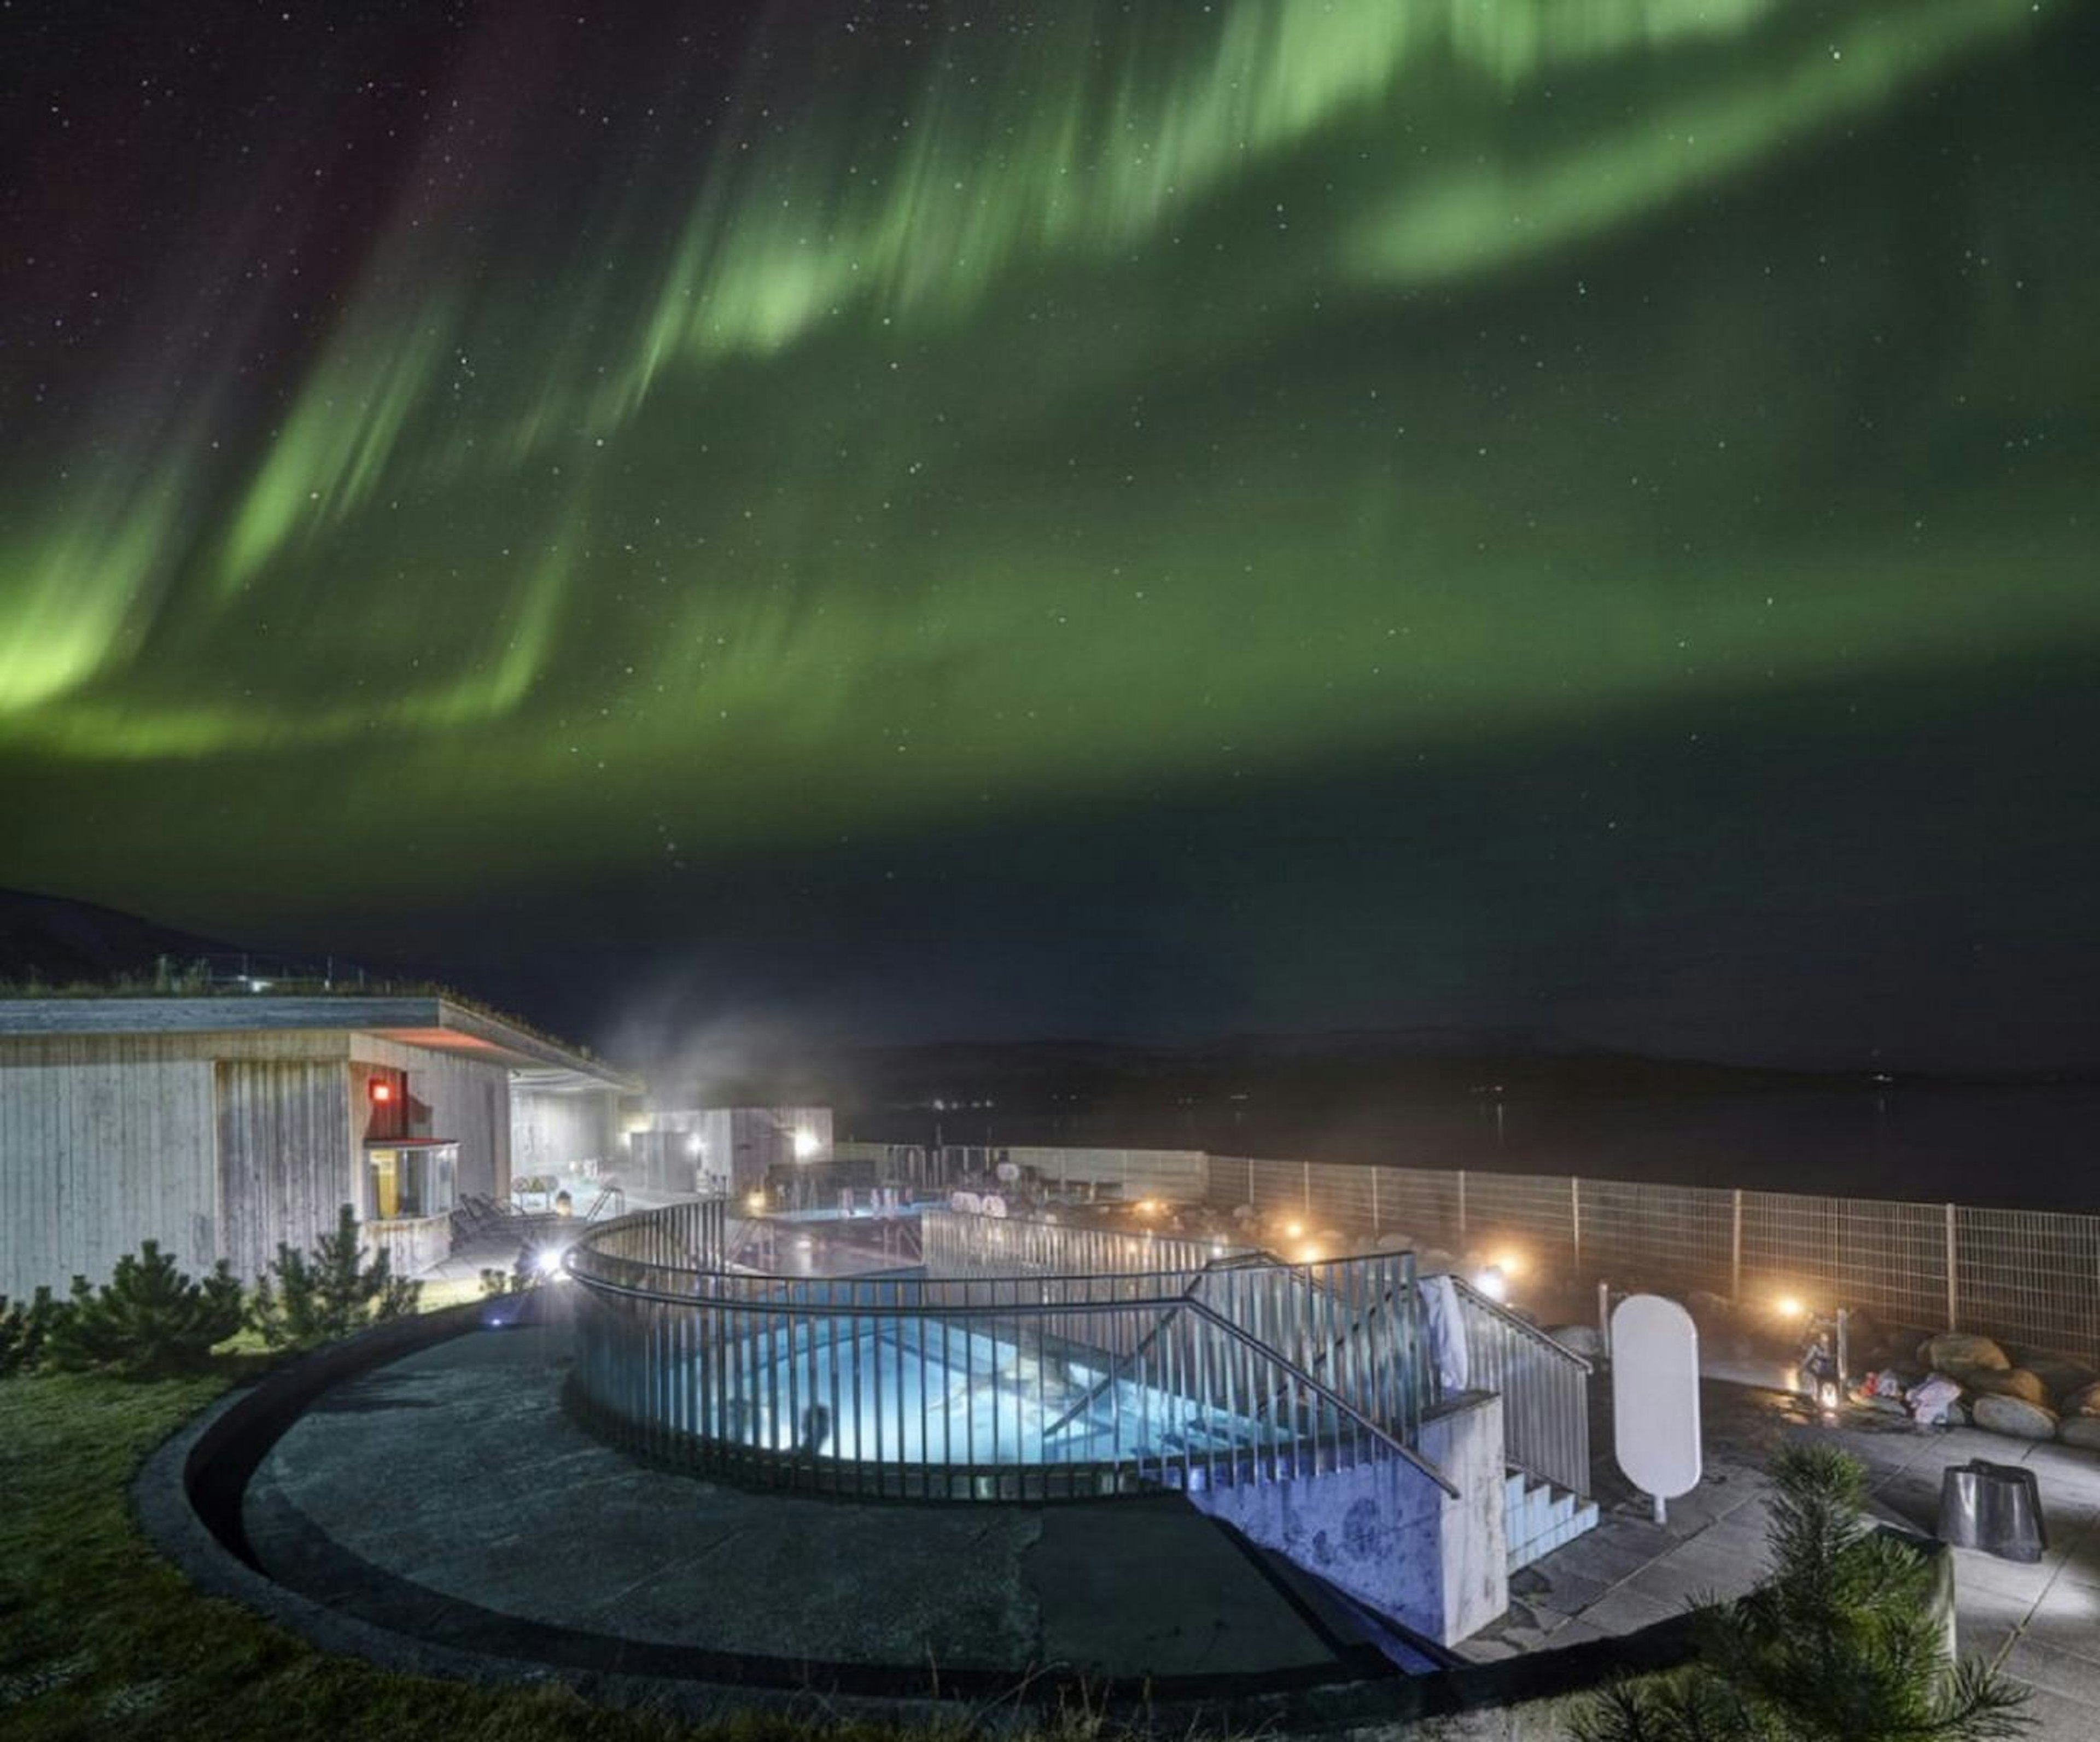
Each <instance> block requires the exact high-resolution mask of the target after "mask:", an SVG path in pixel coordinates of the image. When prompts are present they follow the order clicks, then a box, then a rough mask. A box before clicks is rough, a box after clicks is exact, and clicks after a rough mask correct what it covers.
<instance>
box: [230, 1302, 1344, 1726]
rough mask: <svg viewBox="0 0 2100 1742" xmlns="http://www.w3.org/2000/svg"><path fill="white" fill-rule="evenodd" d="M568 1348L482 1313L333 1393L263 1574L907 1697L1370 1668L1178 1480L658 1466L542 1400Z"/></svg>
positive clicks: (250, 1507)
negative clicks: (982, 1491)
mask: <svg viewBox="0 0 2100 1742" xmlns="http://www.w3.org/2000/svg"><path fill="white" fill-rule="evenodd" d="M566 1346H567V1338H566V1334H564V1332H563V1331H562V1330H559V1329H541V1328H527V1329H522V1330H516V1331H509V1332H482V1333H477V1334H470V1335H468V1336H465V1337H461V1338H457V1339H456V1340H454V1341H452V1342H450V1343H443V1344H441V1345H439V1346H438V1347H435V1348H432V1349H429V1350H426V1351H424V1352H421V1353H420V1354H417V1355H412V1356H408V1357H406V1358H404V1359H403V1360H401V1361H397V1362H395V1363H394V1364H392V1365H389V1366H386V1367H382V1368H380V1369H376V1370H375V1371H373V1372H372V1373H369V1374H366V1375H364V1377H362V1378H358V1379H355V1380H352V1381H351V1382H349V1383H346V1384H345V1385H343V1386H342V1387H340V1388H339V1389H338V1390H337V1391H333V1392H330V1393H329V1394H328V1396H325V1397H324V1399H323V1400H321V1401H320V1403H319V1405H316V1407H315V1409H313V1410H312V1411H311V1412H310V1413H308V1414H307V1415H306V1416H304V1417H302V1418H301V1419H300V1420H299V1421H298V1422H297V1423H296V1424H295V1425H294V1426H293V1427H292V1429H291V1430H290V1431H289V1432H288V1433H287V1434H286V1435H285V1437H284V1438H283V1440H280V1442H279V1443H278V1444H277V1445H276V1447H275V1448H274V1449H272V1451H271V1453H270V1454H269V1456H268V1457H267V1458H266V1459H265V1460H264V1461H263V1463H262V1466H261V1467H260V1468H259V1469H258V1471H257V1472H256V1475H255V1477H254V1480H253V1481H252V1482H251V1484H250V1485H249V1492H248V1497H247V1501H246V1505H245V1524H246V1526H247V1529H248V1533H249V1540H250V1541H251V1542H252V1544H253V1545H254V1548H255V1550H256V1552H257V1554H258V1557H259V1559H260V1560H261V1562H262V1565H263V1567H264V1568H265V1570H267V1572H269V1573H270V1574H271V1577H274V1578H276V1579H277V1580H278V1581H280V1582H282V1583H284V1584H285V1585H289V1586H291V1587H292V1588H293V1589H294V1590H298V1591H301V1592H302V1593H303V1594H306V1595H307V1596H309V1597H311V1598H315V1599H318V1600H320V1601H322V1602H324V1603H328V1604H329V1606H330V1607H336V1608H340V1609H343V1610H346V1611H347V1612H351V1613H352V1614H354V1615H360V1616H364V1617H365V1618H367V1619H369V1620H373V1621H377V1622H379V1623H380V1624H381V1625H392V1626H395V1627H397V1628H401V1629H404V1630H408V1631H412V1632H414V1633H416V1634H418V1635H419V1636H421V1637H423V1638H430V1639H435V1640H436V1641H438V1642H439V1643H447V1644H457V1645H462V1646H465V1647H470V1648H474V1649H479V1650H486V1651H493V1652H497V1653H499V1654H503V1655H510V1656H535V1655H540V1654H543V1653H544V1654H551V1655H553V1656H554V1657H556V1658H557V1659H561V1658H563V1657H564V1656H565V1654H566V1656H568V1657H573V1656H575V1655H576V1650H577V1640H578V1639H579V1638H585V1639H587V1640H594V1641H598V1642H606V1641H611V1642H613V1643H615V1644H616V1645H618V1646H619V1650H618V1653H617V1660H618V1661H620V1662H624V1663H628V1664H630V1665H632V1664H634V1663H637V1662H641V1661H648V1662H663V1663H673V1664H677V1665H680V1666H681V1673H685V1672H686V1671H687V1670H695V1665H697V1669H696V1670H695V1673H704V1674H709V1675H711V1676H715V1677H717V1678H721V1679H727V1680H739V1681H741V1680H749V1679H769V1678H770V1679H775V1680H779V1679H783V1678H785V1679H786V1680H787V1681H788V1682H790V1684H791V1685H796V1684H799V1683H800V1682H801V1681H802V1680H803V1679H804V1678H806V1679H807V1681H808V1682H809V1684H810V1685H812V1686H817V1687H823V1686H827V1685H839V1684H840V1682H841V1681H842V1680H843V1681H844V1682H845V1683H847V1684H850V1683H851V1682H853V1680H854V1677H853V1674H852V1671H853V1670H854V1669H861V1670H864V1671H865V1672H868V1673H880V1674H882V1675H883V1676H885V1677H886V1678H887V1681H886V1682H884V1683H882V1684H880V1691H897V1692H900V1693H905V1694H911V1695H916V1694H923V1693H924V1692H925V1691H928V1690H929V1688H931V1687H935V1686H937V1685H942V1684H946V1683H951V1682H953V1680H954V1678H955V1677H956V1675H957V1674H959V1673H960V1674H964V1675H968V1674H973V1673H974V1674H976V1675H977V1676H978V1677H979V1678H992V1681H993V1682H994V1683H995V1685H997V1686H999V1687H1010V1686H1012V1685H1013V1683H1014V1682H1015V1681H1016V1680H1017V1679H1018V1678H1023V1677H1026V1676H1028V1675H1030V1674H1043V1673H1045V1672H1048V1673H1051V1674H1059V1673H1074V1674H1087V1675H1089V1676H1093V1677H1101V1676H1109V1677H1116V1678H1153V1679H1154V1680H1155V1681H1157V1682H1171V1681H1173V1680H1176V1679H1177V1678H1178V1679H1180V1680H1182V1681H1184V1682H1190V1683H1204V1684H1207V1683H1209V1682H1211V1681H1212V1680H1213V1679H1216V1678H1223V1680H1224V1681H1225V1682H1232V1683H1237V1682H1240V1681H1243V1680H1245V1679H1246V1678H1250V1677H1269V1676H1276V1675H1279V1674H1280V1675H1282V1676H1283V1677H1285V1678H1286V1679H1289V1678H1299V1679H1303V1680H1308V1681H1317V1680H1323V1679H1328V1678H1333V1679H1348V1678H1353V1677H1356V1676H1360V1675H1361V1674H1365V1670H1366V1668H1367V1667H1376V1668H1383V1660H1381V1659H1379V1656H1378V1654H1377V1652H1376V1651H1375V1649H1374V1647H1373V1646H1372V1645H1371V1644H1370V1641H1369V1638H1368V1635H1367V1634H1366V1633H1365V1630H1363V1629H1362V1628H1361V1627H1360V1626H1359V1625H1357V1623H1356V1622H1355V1621H1354V1620H1353V1619H1352V1617H1351V1616H1349V1615H1348V1612H1346V1611H1345V1610H1344V1609H1343V1608H1342V1607H1340V1606H1339V1605H1335V1604H1334V1603H1332V1602H1331V1600H1330V1599H1326V1598H1324V1597H1323V1596H1322V1594H1321V1593H1319V1592H1318V1591H1317V1590H1312V1589H1310V1588H1308V1585H1305V1584H1301V1583H1299V1581H1295V1580H1294V1579H1293V1577H1291V1575H1290V1569H1288V1568H1280V1567H1278V1566H1277V1565H1276V1564H1275V1563H1274V1562H1273V1560H1272V1559H1268V1558H1267V1557H1264V1556H1261V1555H1259V1554H1258V1553H1251V1552H1250V1551H1249V1550H1247V1549H1246V1547H1245V1546H1243V1545H1242V1543H1240V1542H1239V1541H1237V1539H1236V1538H1234V1537H1233V1536H1232V1535H1231V1534H1230V1533H1228V1532H1226V1531H1225V1530H1224V1528H1222V1527H1220V1525H1218V1524H1215V1523H1214V1522H1213V1521H1212V1520H1211V1519H1207V1518H1206V1517H1204V1516H1203V1515H1202V1514H1201V1513H1199V1512H1197V1511H1196V1510H1193V1508H1191V1507H1189V1506H1186V1505H1185V1504H1184V1503H1183V1502H1182V1501H1181V1500H1180V1498H1179V1497H1176V1496H1171V1495H1162V1496H1160V1497H1158V1498H1157V1499H1136V1500H1127V1499H1126V1500H1116V1501H1110V1502H1101V1503H1098V1504H1096V1503H1087V1502H1076V1503H1065V1504H1061V1505H1057V1506H902V1505H889V1506H885V1505H880V1504H866V1505H848V1504H842V1503H840V1502H837V1501H835V1500H831V1499H827V1498H821V1497H809V1496H804V1495H798V1494H792V1493H764V1492H751V1491H747V1490H744V1489H742V1488H734V1487H730V1486H728V1485H726V1484H720V1483H716V1482H710V1481H707V1480H702V1479H700V1478H698V1477H695V1476H692V1475H684V1474H680V1473H675V1472H670V1471H660V1470H656V1469H652V1468H650V1467H647V1466H644V1465H642V1464H639V1463H637V1462H634V1461H633V1459H630V1458H627V1457H625V1456H624V1455H622V1454H621V1453H618V1452H616V1451H614V1450H612V1449H611V1448H609V1447H607V1446H605V1445H603V1444H600V1443H599V1442H598V1441H597V1440H593V1439H592V1438H591V1437H589V1435H586V1434H585V1433H584V1432H582V1431H580V1429H578V1428H577V1427H576V1426H575V1425H574V1424H573V1423H572V1422H570V1420H569V1419H568V1418H567V1416H566V1415H565V1414H564V1413H562V1409H561V1408H560V1405H559V1402H558V1392H559V1386H560V1378H561V1371H560V1369H561V1364H562V1359H563V1356H565V1354H566ZM558 1634H559V1635H562V1636H564V1637H557V1635H558ZM620 1642H625V1643H624V1644H622V1643H620ZM680 1652H684V1653H687V1654H693V1653H704V1654H705V1656H704V1659H700V1658H695V1659H694V1660H692V1662H690V1663H689V1662H687V1661H686V1660H685V1659H682V1658H680V1657H678V1656H677V1655H676V1654H677V1653H680ZM861 1679H862V1680H864V1679H865V1675H863V1676H862V1677H861ZM890 1684H893V1687H892V1686H891V1685H890Z"/></svg>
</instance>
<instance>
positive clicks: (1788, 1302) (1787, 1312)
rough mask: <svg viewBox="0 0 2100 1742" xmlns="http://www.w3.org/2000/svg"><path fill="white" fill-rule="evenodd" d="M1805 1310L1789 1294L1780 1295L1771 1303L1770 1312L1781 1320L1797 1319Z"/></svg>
mask: <svg viewBox="0 0 2100 1742" xmlns="http://www.w3.org/2000/svg"><path fill="white" fill-rule="evenodd" d="M1806 1310H1807V1309H1806V1308H1803V1307H1802V1304H1801V1303H1800V1302H1799V1301H1798V1300H1797V1299H1795V1298H1794V1297H1793V1295H1791V1294H1782V1295H1780V1298H1779V1299H1777V1300H1776V1301H1774V1302H1773V1303H1772V1311H1773V1312H1776V1313H1777V1314H1778V1315H1779V1316H1780V1317H1781V1318H1783V1319H1798V1318H1799V1317H1800V1316H1801V1315H1802V1312H1804V1311H1806Z"/></svg>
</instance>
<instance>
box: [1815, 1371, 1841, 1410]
mask: <svg viewBox="0 0 2100 1742" xmlns="http://www.w3.org/2000/svg"><path fill="white" fill-rule="evenodd" d="M1815 1400H1816V1402H1817V1403H1819V1404H1820V1405H1822V1406H1823V1413H1824V1414H1825V1415H1835V1414H1836V1413H1838V1387H1837V1386H1836V1385H1835V1384H1833V1383H1832V1382H1831V1381H1830V1380H1829V1379H1825V1380H1824V1382H1823V1383H1822V1384H1821V1385H1820V1386H1818V1387H1816V1390H1815Z"/></svg>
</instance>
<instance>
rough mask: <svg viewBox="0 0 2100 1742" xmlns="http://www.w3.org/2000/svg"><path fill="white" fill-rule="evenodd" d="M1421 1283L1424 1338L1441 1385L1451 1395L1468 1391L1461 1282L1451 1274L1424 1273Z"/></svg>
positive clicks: (1467, 1364)
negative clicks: (1460, 1306) (1455, 1279)
mask: <svg viewBox="0 0 2100 1742" xmlns="http://www.w3.org/2000/svg"><path fill="white" fill-rule="evenodd" d="M1419 1286H1420V1288H1421V1290H1422V1334H1423V1340H1424V1341H1425V1342H1426V1343H1427V1344H1428V1346H1429V1361H1430V1365H1432V1366H1433V1367H1434V1368H1435V1369H1436V1383H1437V1386H1438V1387H1439V1388H1440V1390H1441V1391H1443V1392H1444V1394H1445V1396H1449V1395H1450V1394H1451V1393H1452V1392H1454V1391H1464V1390H1465V1389H1466V1386H1467V1382H1468V1381H1469V1380H1470V1379H1471V1377H1472V1364H1471V1361H1468V1360H1467V1354H1466V1317H1465V1314H1464V1313H1463V1312H1462V1311H1461V1310H1460V1308H1459V1305H1458V1286H1457V1285H1456V1284H1455V1283H1454V1282H1453V1281H1452V1280H1451V1279H1450V1277H1449V1276H1434V1277H1423V1278H1422V1281H1421V1282H1420V1284H1419Z"/></svg>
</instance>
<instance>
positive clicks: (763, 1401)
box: [568, 1211, 1451, 1500]
mask: <svg viewBox="0 0 2100 1742" xmlns="http://www.w3.org/2000/svg"><path fill="white" fill-rule="evenodd" d="M661 1214H663V1212H657V1211H649V1212H643V1213H642V1215H639V1216H635V1217H630V1218H628V1219H627V1221H628V1223H629V1224H639V1223H642V1222H644V1221H646V1219H648V1218H649V1217H651V1216H653V1215H661ZM662 1249H663V1241H662V1240H661V1238H660V1236H659V1235H657V1234H656V1233H653V1232H651V1231H649V1230H646V1229H644V1228H638V1227H632V1228H631V1227H624V1226H623V1225H621V1224H610V1225H608V1227H607V1228H604V1229H602V1230H593V1231H592V1232H591V1233H587V1234H586V1235H585V1237H584V1238H583V1239H582V1240H580V1241H578V1243H577V1244H576V1246H575V1247H574V1248H573V1249H572V1250H571V1253H570V1255H569V1261H568V1262H569V1268H570V1272H571V1275H572V1276H573V1277H574V1278H575V1280H576V1282H577V1283H578V1284H579V1285H580V1290H579V1293H580V1299H579V1301H578V1311H577V1316H576V1365H575V1369H574V1371H573V1374H572V1375H571V1391H570V1397H571V1405H572V1407H574V1408H575V1409H576V1411H577V1413H579V1414H580V1416H581V1418H583V1419H585V1421H586V1422H589V1424H590V1425H592V1426H593V1427H595V1428H596V1429H598V1431H601V1432H603V1433H605V1434H606V1435H607V1436H608V1437H611V1438H614V1439H615V1440H619V1441H620V1442H621V1443H624V1444H628V1445H629V1446H631V1447H633V1448H634V1449H637V1450H638V1451H641V1452H642V1453H646V1454H648V1455H651V1456H654V1457H658V1458H664V1459H666V1460H667V1461H670V1462H676V1463H680V1464H683V1465H686V1466H690V1467H693V1468H695V1469H699V1470H704V1471H719V1472H721V1473H725V1474H730V1475H741V1476H743V1477H746V1478H748V1479H752V1480H761V1481H765V1482H768V1483H771V1484H778V1485H784V1486H789V1487H797V1488H817V1489H825V1490H833V1491H841V1492H847V1493H856V1494H867V1495H876V1496H887V1497H941V1498H950V1499H986V1500H1007V1499H1021V1498H1029V1499H1048V1498H1057V1497H1070V1496H1081V1495H1099V1494H1114V1493H1130V1492H1138V1491H1145V1490H1151V1489H1157V1488H1207V1487H1211V1486H1219V1485H1224V1484H1237V1483H1245V1482H1260V1481H1274V1480H1287V1479H1290V1478H1294V1477H1301V1476H1306V1475H1315V1474H1318V1473H1321V1472H1324V1471H1334V1470H1339V1469H1345V1468H1350V1467H1353V1466H1357V1465H1361V1464H1364V1463H1367V1462H1388V1461H1394V1460H1398V1461H1401V1462H1406V1463H1408V1464H1410V1465H1412V1466H1414V1467H1415V1468H1416V1469H1418V1470H1419V1471H1423V1473H1424V1474H1425V1475H1427V1477H1428V1478H1429V1479H1431V1480H1434V1481H1435V1482H1436V1483H1437V1484H1438V1485H1440V1487H1442V1488H1445V1491H1446V1492H1450V1491H1451V1490H1450V1484H1449V1483H1447V1482H1445V1480H1444V1479H1443V1477H1442V1476H1441V1475H1439V1474H1438V1473H1437V1472H1436V1471H1434V1470H1433V1469H1432V1467H1431V1466H1428V1465H1427V1464H1426V1463H1423V1461H1422V1460H1421V1459H1420V1458H1419V1457H1418V1455H1417V1454H1416V1453H1415V1452H1414V1449H1413V1448H1412V1444H1411V1443H1410V1442H1411V1440H1412V1438H1413V1435H1414V1432H1415V1431H1416V1429H1417V1427H1418V1423H1419V1420H1420V1412H1421V1406H1422V1400H1423V1380H1422V1377H1421V1368H1420V1358H1419V1356H1420V1343H1419V1338H1418V1331H1417V1328H1416V1325H1415V1320H1414V1300H1413V1294H1412V1276H1411V1272H1410V1271H1409V1269H1408V1268H1407V1267H1406V1266H1405V1265H1403V1264H1400V1263H1399V1262H1398V1260H1400V1259H1404V1258H1405V1257H1406V1255H1404V1254H1402V1255H1392V1254H1388V1255H1379V1258H1378V1259H1373V1260H1365V1261H1360V1268H1359V1272H1358V1273H1357V1274H1354V1275H1352V1274H1349V1273H1348V1268H1349V1267H1348V1265H1347V1264H1333V1265H1327V1266H1321V1267H1299V1266H1281V1265H1275V1266H1270V1267H1267V1268H1244V1269H1229V1270H1220V1269H1212V1268H1206V1269H1204V1270H1202V1271H1198V1272H1152V1273H1145V1272H1113V1273H1105V1274H1099V1275H1092V1274H1081V1275H1073V1276H1041V1275H1027V1276H1009V1277H960V1278H944V1277H915V1276H912V1277H904V1276H894V1277H864V1278H790V1277H756V1276H741V1275H735V1274H730V1273H728V1272H721V1271H711V1270H708V1269H706V1268H703V1267H700V1266H696V1265H690V1264H658V1263H655V1262H651V1261H650V1260H649V1259H645V1258H642V1257H640V1256H638V1255H637V1253H638V1252H640V1251H642V1250H662ZM1311 1269H1317V1270H1319V1271H1320V1272H1322V1273H1321V1274H1320V1275H1317V1276H1315V1275H1311V1274H1308V1273H1307V1272H1308V1270H1311Z"/></svg>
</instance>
